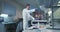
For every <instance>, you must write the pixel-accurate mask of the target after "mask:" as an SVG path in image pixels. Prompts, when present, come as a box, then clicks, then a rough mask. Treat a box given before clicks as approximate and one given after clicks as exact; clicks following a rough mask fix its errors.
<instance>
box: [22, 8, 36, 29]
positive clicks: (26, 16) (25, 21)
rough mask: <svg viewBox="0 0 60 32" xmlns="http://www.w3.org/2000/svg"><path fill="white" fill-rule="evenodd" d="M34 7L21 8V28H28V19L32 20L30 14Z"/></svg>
mask: <svg viewBox="0 0 60 32" xmlns="http://www.w3.org/2000/svg"><path fill="white" fill-rule="evenodd" d="M34 11H35V9H32V10H27V9H26V8H25V9H23V12H22V14H23V29H24V30H26V29H27V28H28V21H29V20H34V18H33V17H32V16H31V15H30V13H31V12H34Z"/></svg>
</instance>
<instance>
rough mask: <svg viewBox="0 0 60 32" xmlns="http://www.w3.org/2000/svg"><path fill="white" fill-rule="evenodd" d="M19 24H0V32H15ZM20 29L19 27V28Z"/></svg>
mask: <svg viewBox="0 0 60 32" xmlns="http://www.w3.org/2000/svg"><path fill="white" fill-rule="evenodd" d="M19 22H21V21H20V20H19V21H18V22H15V21H14V22H11V21H10V22H1V23H0V32H16V29H17V25H18V23H19ZM19 28H20V27H19Z"/></svg>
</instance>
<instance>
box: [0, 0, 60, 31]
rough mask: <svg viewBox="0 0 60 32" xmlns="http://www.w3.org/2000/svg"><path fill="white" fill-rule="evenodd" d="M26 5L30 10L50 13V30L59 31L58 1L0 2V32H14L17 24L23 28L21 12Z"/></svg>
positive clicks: (59, 4) (7, 0)
mask: <svg viewBox="0 0 60 32" xmlns="http://www.w3.org/2000/svg"><path fill="white" fill-rule="evenodd" d="M28 3H29V4H31V9H33V8H38V10H39V9H40V10H41V11H44V12H45V13H46V14H47V13H48V11H51V15H50V18H51V24H52V28H50V29H52V30H53V31H54V32H59V31H60V0H0V28H1V29H0V32H5V31H6V32H13V31H15V32H16V29H17V26H18V24H19V23H20V25H21V27H23V26H22V21H23V19H22V10H23V9H24V8H25V6H26V4H28ZM46 18H49V17H46ZM1 19H2V20H1ZM21 27H20V30H21V31H22V28H21Z"/></svg>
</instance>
